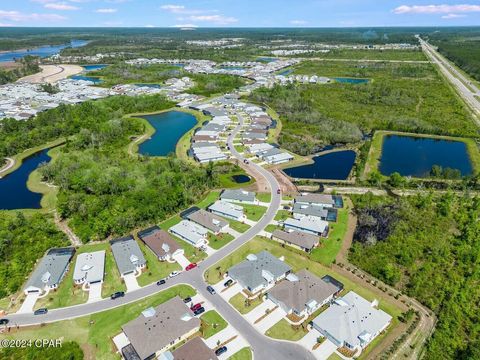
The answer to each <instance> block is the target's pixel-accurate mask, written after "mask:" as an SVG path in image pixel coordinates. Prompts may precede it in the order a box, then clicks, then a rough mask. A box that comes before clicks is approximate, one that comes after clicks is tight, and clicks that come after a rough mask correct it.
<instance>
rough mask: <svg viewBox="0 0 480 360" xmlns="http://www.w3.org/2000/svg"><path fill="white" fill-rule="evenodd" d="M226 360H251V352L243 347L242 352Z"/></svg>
mask: <svg viewBox="0 0 480 360" xmlns="http://www.w3.org/2000/svg"><path fill="white" fill-rule="evenodd" d="M228 360H252V350H250V348H248V347H244V348H243V349H242V350H240V351H238V352H236V353H235V354H233V355H232V356H230V357H229V358H228Z"/></svg>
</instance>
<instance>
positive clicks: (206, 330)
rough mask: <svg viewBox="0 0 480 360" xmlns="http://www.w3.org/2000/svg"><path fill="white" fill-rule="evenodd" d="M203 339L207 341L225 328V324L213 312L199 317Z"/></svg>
mask: <svg viewBox="0 0 480 360" xmlns="http://www.w3.org/2000/svg"><path fill="white" fill-rule="evenodd" d="M200 320H202V325H201V330H202V334H203V337H204V338H205V339H208V338H209V337H211V336H213V335H215V334H216V333H218V332H220V331H222V330H223V329H225V328H226V327H227V322H226V321H225V320H224V319H223V318H222V317H221V316H220V314H219V313H217V312H216V311H215V310H210V311H207V312H206V313H205V314H203V315H202V316H201V317H200Z"/></svg>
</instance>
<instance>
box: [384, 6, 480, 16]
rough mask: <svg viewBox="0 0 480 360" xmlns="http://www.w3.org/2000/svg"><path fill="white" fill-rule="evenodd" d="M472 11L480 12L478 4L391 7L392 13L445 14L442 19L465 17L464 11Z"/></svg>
mask: <svg viewBox="0 0 480 360" xmlns="http://www.w3.org/2000/svg"><path fill="white" fill-rule="evenodd" d="M472 12H480V5H469V4H463V5H446V4H443V5H402V6H399V7H397V8H395V9H393V13H394V14H423V15H425V14H427V15H428V14H446V15H443V16H442V19H455V18H460V17H465V16H466V15H465V13H472ZM459 13H460V14H459Z"/></svg>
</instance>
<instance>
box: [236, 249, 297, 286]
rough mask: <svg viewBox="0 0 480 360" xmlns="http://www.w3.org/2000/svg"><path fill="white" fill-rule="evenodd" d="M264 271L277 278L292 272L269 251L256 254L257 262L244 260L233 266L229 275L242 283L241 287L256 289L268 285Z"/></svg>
mask: <svg viewBox="0 0 480 360" xmlns="http://www.w3.org/2000/svg"><path fill="white" fill-rule="evenodd" d="M263 270H266V271H268V272H269V273H271V274H272V275H273V276H274V277H275V278H278V277H280V276H282V275H283V274H285V273H287V272H289V271H290V270H291V268H290V266H288V265H287V264H285V263H284V262H283V261H280V260H279V259H277V258H276V257H275V256H273V255H272V254H270V253H269V252H268V251H265V250H264V251H261V252H259V253H258V254H256V260H244V261H242V262H241V263H239V264H237V265H234V266H232V267H231V268H230V269H229V270H228V275H229V276H230V277H231V278H232V279H235V280H237V281H238V282H240V284H241V285H243V286H245V287H247V288H250V289H255V288H257V287H259V286H260V285H267V281H266V280H265V278H264V277H263V275H262V273H263Z"/></svg>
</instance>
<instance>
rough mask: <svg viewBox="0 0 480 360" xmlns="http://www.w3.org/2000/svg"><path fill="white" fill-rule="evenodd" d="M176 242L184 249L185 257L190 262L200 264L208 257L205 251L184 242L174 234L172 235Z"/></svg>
mask: <svg viewBox="0 0 480 360" xmlns="http://www.w3.org/2000/svg"><path fill="white" fill-rule="evenodd" d="M170 235H171V236H172V237H173V238H174V239H175V241H176V242H177V243H178V244H179V245H180V246H181V247H182V248H183V250H184V252H185V253H184V255H185V257H186V258H187V259H188V260H190V262H192V263H193V262H196V263H198V262H200V261H202V260H203V259H205V258H206V257H207V254H206V253H205V251H201V250H199V249H197V248H196V247H195V246H193V245H190V244H189V243H187V242H186V241H185V240H182V239H180V238H178V237H176V236H174V235H172V234H170Z"/></svg>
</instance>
